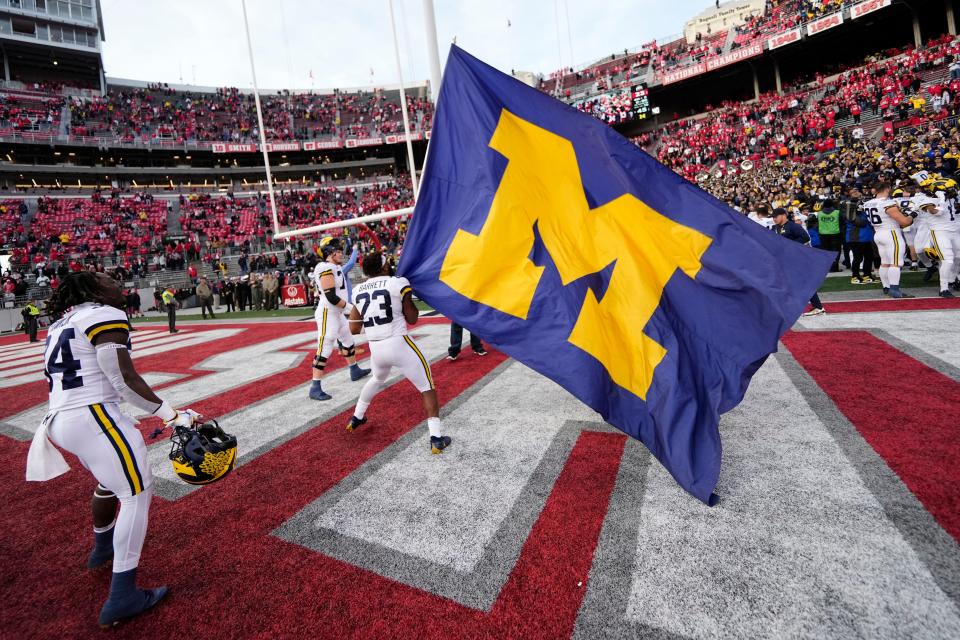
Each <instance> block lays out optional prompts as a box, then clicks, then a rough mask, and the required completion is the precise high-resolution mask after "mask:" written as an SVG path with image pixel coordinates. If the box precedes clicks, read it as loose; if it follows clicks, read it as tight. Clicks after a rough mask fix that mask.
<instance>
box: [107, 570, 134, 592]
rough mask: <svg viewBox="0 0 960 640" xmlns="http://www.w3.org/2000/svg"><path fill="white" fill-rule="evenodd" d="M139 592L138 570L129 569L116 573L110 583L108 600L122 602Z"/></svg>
mask: <svg viewBox="0 0 960 640" xmlns="http://www.w3.org/2000/svg"><path fill="white" fill-rule="evenodd" d="M136 590H137V569H136V567H134V568H133V569H128V570H126V571H121V572H120V573H114V574H113V579H112V580H111V581H110V595H109V596H108V597H107V599H108V600H122V599H124V598H125V597H127V596H129V594H131V593H133V592H135V591H136Z"/></svg>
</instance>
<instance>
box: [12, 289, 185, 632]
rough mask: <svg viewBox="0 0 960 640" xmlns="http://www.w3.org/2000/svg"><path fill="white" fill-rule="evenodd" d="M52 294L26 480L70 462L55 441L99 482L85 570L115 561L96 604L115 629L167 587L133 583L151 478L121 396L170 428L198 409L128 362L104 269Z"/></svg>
mask: <svg viewBox="0 0 960 640" xmlns="http://www.w3.org/2000/svg"><path fill="white" fill-rule="evenodd" d="M56 296H57V298H56V300H55V303H54V311H55V313H56V314H58V315H59V314H62V317H61V318H60V319H59V320H57V321H56V322H54V323H53V324H52V325H50V329H49V331H48V336H47V338H48V339H47V347H46V353H45V354H44V362H46V363H47V365H46V369H45V371H44V373H45V374H46V376H47V381H48V382H49V385H50V411H49V413H48V414H47V416H46V417H45V418H44V421H43V424H42V425H41V427H40V429H38V430H37V434H36V435H35V437H34V439H33V442H32V443H31V445H30V451H29V453H28V454H27V480H49V479H50V478H54V477H56V476H58V475H60V474H62V473H64V472H66V471H67V469H69V467H68V466H67V464H66V462H65V461H64V460H63V456H62V455H60V452H59V451H57V450H56V449H55V448H54V447H52V446H51V445H50V442H51V441H52V442H53V444H55V445H57V446H58V447H61V448H63V449H66V450H67V451H69V452H70V453H72V454H74V455H76V456H77V457H78V458H79V459H80V462H81V463H82V464H83V466H84V467H85V468H86V469H88V470H89V471H90V473H92V474H93V476H94V477H95V478H96V479H97V482H98V483H99V484H98V485H97V488H96V490H95V491H94V492H93V502H92V509H93V531H94V547H93V551H92V552H91V553H90V557H89V558H88V560H87V567H88V568H90V569H96V568H99V567H102V566H104V565H105V564H106V563H107V562H109V561H110V560H111V559H112V560H113V576H112V579H111V582H110V594H109V596H108V597H107V600H106V602H105V603H104V605H103V608H102V609H101V610H100V624H101V625H102V626H111V625H114V624H116V623H117V622H119V621H120V620H122V619H124V618H130V617H132V616H135V615H137V614H139V613H141V612H143V611H145V610H147V609H149V608H150V607H152V606H153V605H155V604H156V603H157V602H159V601H160V600H161V599H162V598H163V597H164V596H165V595H166V594H167V588H166V587H159V588H156V589H146V590H144V589H139V588H137V586H136V574H137V565H138V564H139V562H140V553H141V550H142V549H143V540H144V536H145V535H146V532H147V515H148V513H149V511H150V499H151V496H152V495H153V493H152V489H151V486H152V484H153V478H152V476H151V473H150V465H149V462H148V461H147V447H146V445H145V444H144V442H143V437H142V436H141V435H140V432H139V431H138V430H137V428H136V426H135V423H134V421H133V420H132V419H131V418H129V417H127V416H126V415H125V414H123V413H122V412H121V411H120V403H121V402H122V401H127V402H129V403H130V404H132V405H134V406H135V407H137V408H138V409H141V410H142V411H145V412H147V413H150V414H153V415H155V416H158V417H159V418H160V419H162V420H163V421H164V422H165V423H166V424H167V426H189V425H190V424H192V422H193V416H194V415H196V414H194V413H193V412H191V411H185V412H178V411H176V410H175V409H174V408H173V407H171V406H170V404H169V403H167V402H165V401H163V400H161V399H160V398H158V397H157V395H156V394H155V393H154V392H153V391H152V390H151V389H150V387H149V386H148V385H147V383H146V382H144V381H143V378H141V377H140V375H139V374H138V373H137V372H136V370H135V369H134V366H133V361H132V360H131V359H130V352H129V346H128V344H129V340H130V325H129V324H128V322H127V316H126V313H124V311H123V308H124V306H125V299H124V296H123V293H122V291H121V290H120V285H119V284H118V283H117V282H116V281H114V280H113V279H112V278H110V277H109V276H106V275H104V274H102V273H94V272H88V271H82V272H79V273H73V274H70V275H68V276H67V277H65V278H64V279H63V282H62V283H61V284H60V287H59V288H58V289H57V293H56ZM48 438H49V440H48ZM118 505H119V512H118V511H117V507H118Z"/></svg>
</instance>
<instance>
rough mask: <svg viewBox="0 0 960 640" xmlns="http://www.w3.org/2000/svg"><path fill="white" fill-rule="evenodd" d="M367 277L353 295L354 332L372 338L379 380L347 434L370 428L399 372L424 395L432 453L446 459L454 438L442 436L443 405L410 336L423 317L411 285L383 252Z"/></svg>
mask: <svg viewBox="0 0 960 640" xmlns="http://www.w3.org/2000/svg"><path fill="white" fill-rule="evenodd" d="M363 273H364V275H366V276H367V277H368V278H369V279H368V280H367V281H366V282H364V283H363V284H360V285H358V286H357V287H356V288H355V289H354V291H353V299H354V301H355V302H356V306H355V307H354V308H353V309H352V310H351V311H350V331H352V332H353V333H354V334H359V333H360V331H363V332H364V333H365V334H366V335H367V341H368V344H369V345H370V362H371V364H372V368H373V377H372V378H370V380H368V381H367V383H366V384H365V385H363V390H362V391H360V400H359V401H358V402H357V407H356V408H355V409H354V410H353V416H352V417H351V418H350V423H349V424H348V425H347V431H353V430H355V429H356V428H357V427H359V426H361V425H362V424H364V423H366V421H367V418H366V413H367V408H368V407H369V406H370V403H371V402H373V398H374V396H376V395H377V394H378V393H379V392H380V391H382V390H383V388H384V387H385V386H386V383H387V378H388V377H389V376H390V369H391V368H392V367H397V368H398V369H400V371H401V372H402V373H403V375H404V376H405V377H406V378H407V380H409V381H410V382H412V383H413V386H415V387H416V388H417V391H419V392H420V393H421V394H422V396H423V408H424V409H426V412H427V428H428V429H429V430H430V451H431V452H433V453H440V452H441V451H443V450H444V449H446V448H447V447H448V446H450V443H451V438H450V437H449V436H445V435H443V432H442V425H441V423H440V402H439V401H438V400H437V391H436V389H435V387H434V386H433V375H432V374H431V372H430V363H429V362H427V359H426V358H425V357H424V355H423V353H422V352H421V351H420V349H419V348H418V347H417V345H416V343H415V342H414V341H413V339H412V338H410V336H408V335H407V324H408V323H409V324H416V322H417V318H418V317H419V312H418V311H417V307H416V305H414V304H413V291H412V289H411V288H410V283H409V282H408V281H407V279H406V278H397V277H394V276H391V275H390V267H389V266H388V264H387V262H386V260H384V257H383V255H382V254H381V253H380V252H376V253H372V254H370V255H368V256H366V257H365V258H364V259H363Z"/></svg>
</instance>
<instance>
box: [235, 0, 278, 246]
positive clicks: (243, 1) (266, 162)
mask: <svg viewBox="0 0 960 640" xmlns="http://www.w3.org/2000/svg"><path fill="white" fill-rule="evenodd" d="M240 6H241V7H243V28H244V29H245V30H246V32H247V53H249V54H250V75H251V76H252V77H253V101H254V103H255V104H256V107H257V124H258V125H259V127H260V149H261V150H262V151H263V167H264V169H266V171H267V193H268V194H270V211H271V212H272V213H273V233H274V235H276V234H278V233H280V219H279V218H278V217H277V202H276V200H274V197H273V176H272V175H271V174H270V157H269V156H268V155H267V134H266V132H265V131H264V130H263V112H262V111H261V110H260V90H259V89H258V88H257V70H256V69H255V68H254V65H253V44H252V43H251V41H250V23H249V21H248V20H247V0H240Z"/></svg>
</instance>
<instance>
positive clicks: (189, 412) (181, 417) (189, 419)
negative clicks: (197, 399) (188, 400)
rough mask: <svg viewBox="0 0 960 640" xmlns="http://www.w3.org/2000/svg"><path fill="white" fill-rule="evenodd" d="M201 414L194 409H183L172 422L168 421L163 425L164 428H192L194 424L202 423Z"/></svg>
mask: <svg viewBox="0 0 960 640" xmlns="http://www.w3.org/2000/svg"><path fill="white" fill-rule="evenodd" d="M199 418H200V414H199V413H197V412H196V411H194V410H193V409H183V410H182V411H178V412H177V415H176V416H174V417H173V419H172V420H167V421H166V422H164V423H163V426H164V427H170V428H171V429H172V428H174V427H188V428H189V427H192V426H193V423H194V422H200V420H199Z"/></svg>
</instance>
